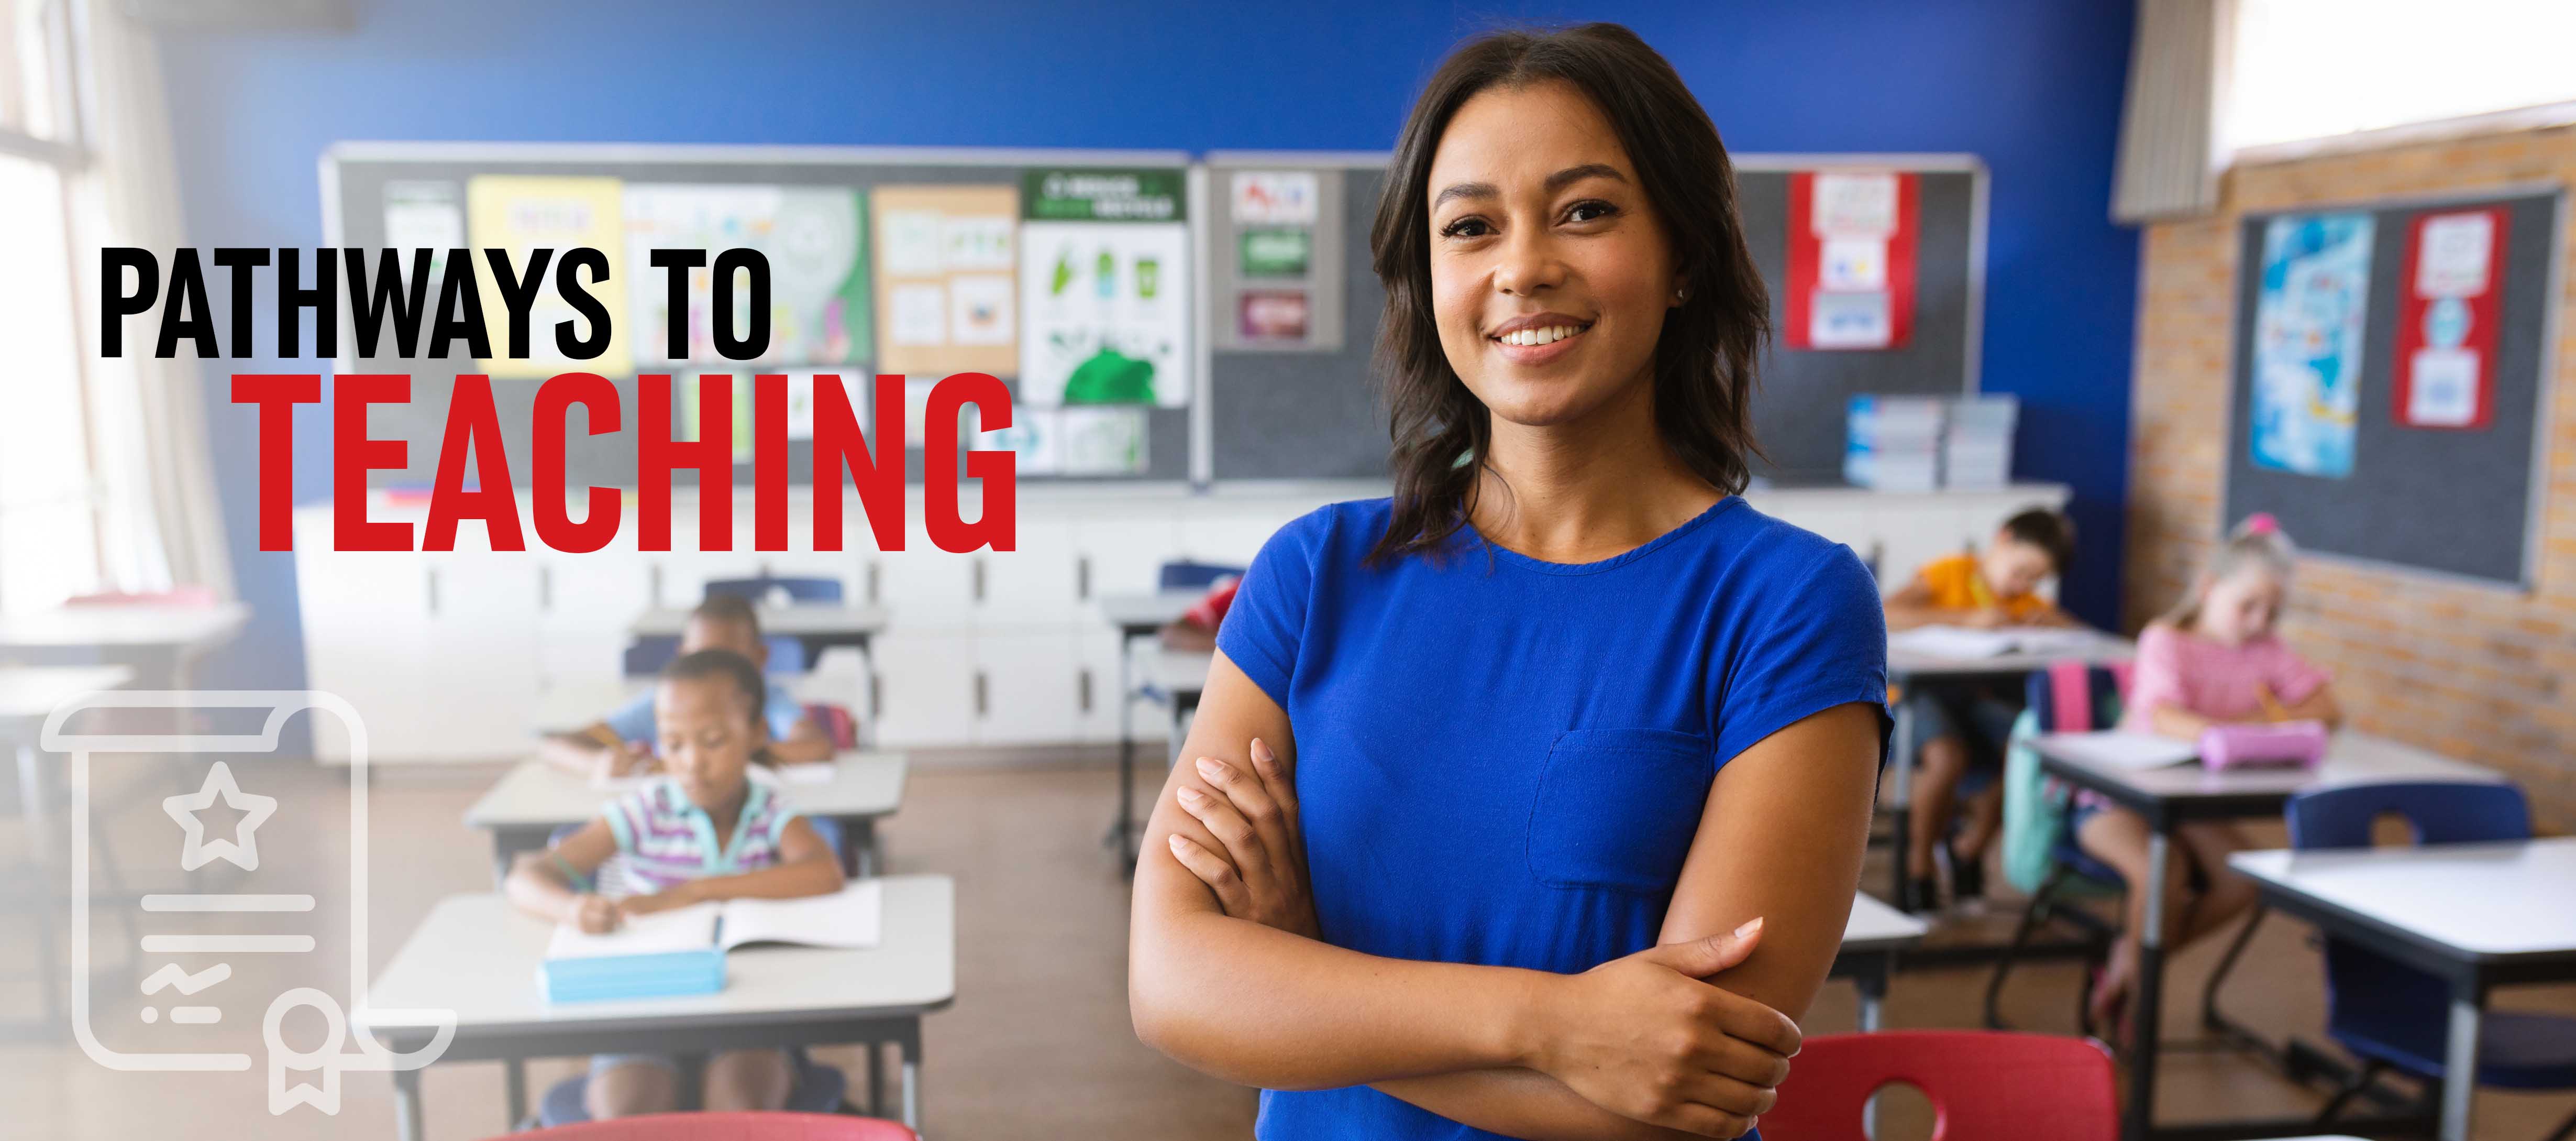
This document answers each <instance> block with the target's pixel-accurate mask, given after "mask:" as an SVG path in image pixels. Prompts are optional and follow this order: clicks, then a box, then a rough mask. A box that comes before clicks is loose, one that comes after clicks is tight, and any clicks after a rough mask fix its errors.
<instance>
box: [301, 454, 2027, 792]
mask: <svg viewBox="0 0 2576 1141" xmlns="http://www.w3.org/2000/svg"><path fill="white" fill-rule="evenodd" d="M1370 493H1371V492H1370V491H1369V490H1368V489H1367V488H1365V487H1354V486H1318V487H1312V488H1267V489H1249V488H1236V489H1228V490H1221V491H1219V492H1218V493H1216V494H1212V495H1192V494H1188V493H1186V492H1183V491H1180V490H1177V489H1161V490H1150V489H1122V490H1119V491H1114V492H1102V493H1097V494H1092V493H1086V492H1081V491H1074V490H1068V489H1063V488H1054V487H1047V488H1038V487H1031V488H1024V489H1022V491H1021V495H1020V504H1019V528H1018V537H1017V543H1016V549H1015V550H1011V551H990V550H986V551H977V552H972V553H967V554H955V553H951V552H947V551H943V550H940V549H939V548H938V547H937V546H936V545H935V544H933V543H932V542H931V541H930V536H929V533H928V530H927V528H926V527H925V525H924V523H923V511H922V502H921V495H920V493H919V491H918V489H915V490H913V491H912V492H911V493H910V494H909V495H908V497H907V501H906V503H905V513H904V514H905V519H904V530H905V543H904V549H903V550H900V551H881V550H879V549H878V548H877V543H876V540H875V537H874V535H873V533H872V532H871V530H870V529H869V527H868V525H867V521H866V518H865V516H864V515H863V513H862V512H861V511H860V510H859V509H858V505H857V502H856V500H855V499H850V500H847V501H845V504H844V526H843V542H844V544H845V545H846V546H847V547H848V548H849V549H847V550H844V551H816V550H814V549H813V537H812V536H813V530H812V524H811V511H812V508H811V501H810V500H809V499H806V498H804V497H803V496H802V495H801V494H800V495H799V496H798V497H797V498H796V501H795V502H794V503H792V504H791V507H790V509H789V513H788V518H789V536H788V545H789V547H790V549H789V550H785V551H756V550H753V549H752V539H753V537H754V520H753V518H752V514H751V513H752V510H753V506H752V500H751V496H750V494H749V492H748V489H745V490H744V491H743V492H742V493H741V494H740V498H739V499H738V500H737V508H736V511H735V512H734V519H733V527H732V532H733V539H734V544H733V545H734V549H733V550H730V551H701V550H696V549H693V548H696V547H697V546H698V545H699V543H698V538H697V510H696V501H695V499H694V497H693V496H692V495H691V494H689V493H687V492H685V491H683V492H680V493H677V494H675V495H674V496H673V508H674V519H673V521H672V546H673V547H674V548H676V549H674V550H672V551H668V552H647V551H641V550H638V549H637V545H636V535H637V531H638V526H637V523H636V521H635V519H634V513H633V511H632V510H631V509H630V510H629V511H628V512H627V517H626V519H625V521H624V525H623V526H622V527H621V529H620V533H619V535H618V538H617V539H616V540H615V541H614V542H612V543H611V544H610V545H609V546H607V547H605V548H603V549H601V550H599V551H596V552H590V553H584V554H563V553H558V552H553V551H546V550H534V551H527V552H506V551H505V552H495V551H491V550H488V549H485V547H484V537H483V535H482V533H481V529H480V528H478V527H467V528H464V529H463V531H462V533H460V535H459V540H460V545H461V546H463V547H464V549H459V550H456V551H453V552H444V553H430V552H381V553H378V552H344V551H333V550H331V549H330V547H331V532H332V514H331V509H330V508H329V507H328V506H316V507H307V508H302V509H299V510H298V511H297V512H296V567H297V573H298V575H299V576H300V579H301V588H300V589H301V601H302V609H303V621H304V637H305V657H306V662H307V668H308V674H309V677H310V684H311V685H312V686H313V688H316V689H321V690H326V691H329V692H333V693H337V694H339V695H341V696H342V697H345V698H347V699H348V700H349V701H350V702H351V703H353V704H354V705H355V706H356V707H357V709H358V712H359V714H360V716H361V717H363V718H364V719H365V721H366V724H367V727H368V729H369V731H370V735H371V740H372V755H373V756H374V757H376V758H378V759H383V760H388V761H415V760H502V759H508V758H511V757H516V756H523V755H525V754H526V752H527V750H528V747H529V742H530V740H531V735H532V734H533V732H534V731H535V729H536V726H535V724H534V721H535V719H536V717H537V716H538V709H539V707H540V703H541V702H542V701H543V700H544V697H545V695H546V694H547V693H549V692H551V691H554V690H557V689H559V688H576V687H577V688H579V689H582V690H587V691H591V692H597V691H600V690H603V689H606V688H609V687H611V686H613V685H614V684H615V683H616V681H617V678H618V675H619V662H620V658H621V655H622V652H623V650H624V649H625V647H626V645H627V643H628V640H629V639H628V636H627V629H628V626H629V625H630V624H631V623H632V622H633V621H634V619H635V616H636V615H637V613H638V612H640V611H642V610H644V609H645V608H647V607H649V606H655V605H662V606H686V605H690V604H693V603H694V602H696V601H697V599H698V598H699V597H701V596H702V594H703V591H704V587H705V583H706V581H707V580H708V579H710V578H732V577H748V576H752V575H758V574H764V573H766V574H771V575H799V576H819V577H831V578H835V579H838V580H839V581H841V582H842V583H843V584H844V589H845V592H846V596H847V597H849V598H851V599H852V600H854V601H861V602H875V603H877V604H879V605H882V606H884V607H885V608H886V609H887V611H888V612H889V619H890V624H889V628H888V629H887V630H886V631H885V632H884V633H882V634H879V635H878V636H877V637H876V639H875V644H874V648H873V653H872V655H871V658H870V660H869V661H868V662H867V663H866V664H865V666H864V667H861V666H860V665H859V664H858V663H856V662H852V661H849V660H847V659H846V658H845V657H843V658H836V659H835V660H833V661H832V662H831V663H830V664H829V666H828V667H827V668H826V669H824V670H823V671H821V673H822V674H823V675H824V676H820V677H816V678H811V679H808V682H809V684H808V685H807V686H806V687H805V688H804V691H805V692H806V693H807V694H808V695H809V696H812V697H814V698H815V699H817V700H824V699H832V698H835V697H837V698H838V699H840V700H845V701H846V702H847V704H849V705H850V707H851V708H852V709H854V710H856V711H857V712H858V713H859V715H860V717H861V718H862V719H863V721H865V722H866V723H867V724H868V726H869V731H870V737H871V739H872V740H873V741H874V742H875V743H878V744H881V745H883V746H885V747H889V748H934V747H941V746H965V745H981V746H993V747H1001V748H1012V749H1016V748H1032V749H1034V748H1045V747H1049V746H1054V745H1061V744H1069V743H1075V742H1088V743H1107V742H1112V741H1115V740H1116V739H1117V730H1118V721H1119V703H1120V695H1119V687H1118V682H1119V673H1120V671H1119V658H1120V654H1121V651H1122V649H1123V647H1122V646H1121V645H1120V644H1119V638H1118V635H1117V632H1116V631H1114V630H1112V629H1110V628H1109V627H1108V626H1107V624H1106V623H1104V622H1103V621H1102V620H1101V617H1100V613H1099V610H1098V607H1097V603H1098V600H1099V599H1100V598H1101V597H1103V596H1106V595H1111V594H1132V593H1139V592H1144V591H1150V590H1152V589H1154V587H1155V585H1156V579H1157V575H1158V572H1159V570H1160V568H1161V566H1162V564H1163V563H1165V562H1167V561H1171V560H1175V559H1184V558H1186V559H1191V560H1195V561H1201V562H1217V563H1227V564H1233V565H1238V566H1240V565H1246V564H1249V563H1250V562H1251V560H1252V558H1253V556H1254V554H1255V553H1256V552H1258V551H1259V550H1260V548H1261V545H1262V543H1263V542H1265V541H1267V540H1268V539H1269V537H1270V535H1271V534H1272V533H1273V532H1275V531H1276V530H1278V528H1279V527H1280V526H1281V525H1283V524H1285V523H1287V522H1288V521H1290V520H1292V519H1295V518H1297V517H1298V516H1300V515H1303V514H1305V513H1306V512H1309V511H1312V510H1314V509H1315V508H1316V507H1318V506H1321V505H1322V504H1324V503H1327V502H1331V501H1334V500H1337V499H1347V498H1352V497H1355V496H1359V495H1365V494H1370ZM967 498H968V500H969V501H968V502H967V503H965V504H963V505H962V510H963V511H964V512H965V513H966V514H968V515H969V516H973V515H975V514H976V513H977V512H978V511H979V510H980V506H979V505H978V504H977V503H975V502H973V498H974V497H973V496H972V495H969V496H968V497H967ZM1750 498H1751V500H1752V502H1753V503H1754V505H1755V506H1756V507H1758V508H1760V509H1761V510H1763V511H1765V512H1768V513H1770V514H1772V515H1776V516H1779V517H1781V518H1783V519H1787V520H1789V521H1790V522H1793V523H1796V524H1798V525H1800V526H1803V527H1806V528H1808V529H1810V530H1813V531H1816V532H1817V533H1819V534H1822V535H1824V536H1826V537H1827V538H1831V539H1834V540H1836V541H1838V542H1844V543H1848V544H1850V545H1851V546H1852V547H1853V549H1854V550H1856V551H1859V552H1861V553H1862V554H1863V555H1867V554H1868V553H1869V552H1870V551H1872V550H1873V549H1875V550H1878V551H1879V552H1880V559H1881V568H1882V574H1881V578H1882V584H1883V586H1884V587H1885V588H1887V589H1893V588H1894V587H1895V586H1896V585H1897V583H1898V582H1899V581H1900V580H1901V579H1902V578H1904V577H1905V576H1907V575H1910V574H1912V573H1913V569H1914V568H1915V567H1917V566H1920V565H1922V564H1923V563H1925V562H1927V561H1930V560H1931V559H1933V558H1936V557H1939V556H1941V555H1946V554H1950V553H1953V552H1956V551H1958V550H1960V549H1961V548H1962V547H1963V546H1965V545H1966V544H1968V543H1972V542H1982V541H1983V540H1984V539H1985V538H1986V536H1988V535H1990V534H1991V533H1992V532H1993V531H1994V529H1995V527H1996V526H1998V525H1999V524H2001V523H2002V521H2003V520H2004V519H2005V518H2006V517H2007V516H2009V515H2011V514H2012V513H2013V512H2015V511H2017V510H2020V509H2022V508H2024V507H2028V506H2032V505H2034V504H2047V505H2052V506H2054V505H2062V504H2063V503H2064V502H2065V498H2066V493H2065V489H2063V488H2060V487H2054V486H2025V487H2016V488H2010V489H2006V490H2003V491H1996V492H1937V493H1931V494H1922V495H1901V494H1885V493H1872V492H1859V491H1824V490H1800V489H1788V490H1764V491H1758V492H1755V493H1753V494H1752V495H1751V496H1750ZM370 511H371V513H372V515H373V517H375V518H380V519H401V518H406V517H407V518H409V519H410V520H411V521H413V522H414V523H417V522H419V520H420V518H421V515H422V514H423V513H422V512H421V511H420V510H419V509H418V508H417V507H406V506H404V505H399V504H391V505H389V504H386V503H384V502H377V503H375V504H373V505H371V507H370ZM526 533H527V535H528V536H529V538H530V540H531V541H534V538H535V531H534V528H533V526H528V527H526ZM1139 646H1140V648H1147V649H1150V647H1145V646H1144V643H1142V642H1140V643H1139ZM818 686H820V687H826V688H823V689H819V690H818V688H817V687H818ZM1129 712H1130V714H1131V716H1132V719H1133V722H1132V723H1133V725H1134V728H1135V731H1136V732H1137V734H1138V736H1140V737H1142V738H1144V739H1145V740H1147V741H1149V742H1150V741H1153V740H1156V739H1159V738H1160V737H1161V736H1163V735H1164V733H1165V732H1166V727H1167V726H1168V724H1169V713H1168V711H1167V710H1165V709H1164V708H1163V707H1161V706H1159V705H1156V704H1153V703H1149V702H1142V701H1139V702H1134V703H1132V704H1131V705H1130V707H1129ZM316 738H317V744H316V747H317V749H318V750H319V751H320V752H321V754H322V755H323V756H324V757H325V758H328V759H333V760H345V759H346V757H347V755H348V741H347V737H346V734H345V733H344V732H342V731H341V729H340V727H339V726H338V725H337V723H336V722H335V721H333V720H332V719H328V718H324V719H317V721H316ZM1149 747H1150V746H1149Z"/></svg>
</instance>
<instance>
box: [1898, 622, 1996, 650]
mask: <svg viewBox="0 0 2576 1141" xmlns="http://www.w3.org/2000/svg"><path fill="white" fill-rule="evenodd" d="M1887 644H1888V645H1889V646H1890V647H1892V648H1895V649H1900V650H1909V651H1912V652H1914V653H1917V654H1929V655H1931V656H1933V657H1936V658H1991V657H1996V656H1998V655H2001V654H2009V653H2011V652H2012V651H2013V648H2014V647H2015V646H2016V645H2017V644H2018V643H2017V642H2016V641H2015V640H2014V638H2013V636H2012V635H2011V634H2007V633H2005V632H2003V631H2000V630H1971V629H1968V628H1967V627H1964V626H1937V625H1936V626H1917V627H1915V628H1913V629H1911V630H1899V631H1897V632H1896V633H1893V634H1890V635H1888V636H1887Z"/></svg>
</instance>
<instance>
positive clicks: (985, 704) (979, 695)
mask: <svg viewBox="0 0 2576 1141" xmlns="http://www.w3.org/2000/svg"><path fill="white" fill-rule="evenodd" d="M992 688H993V687H992V683H991V681H990V679H988V678H987V677H986V676H985V674H984V671H982V670H977V671H975V716H977V717H983V716H985V715H987V714H988V713H990V712H991V700H990V699H991V697H992Z"/></svg>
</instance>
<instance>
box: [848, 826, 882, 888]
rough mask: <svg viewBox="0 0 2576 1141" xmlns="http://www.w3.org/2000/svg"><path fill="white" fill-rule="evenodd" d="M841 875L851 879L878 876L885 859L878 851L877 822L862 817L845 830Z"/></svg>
mask: <svg viewBox="0 0 2576 1141" xmlns="http://www.w3.org/2000/svg"><path fill="white" fill-rule="evenodd" d="M843 833H844V834H843V836H842V837H841V844H842V847H843V851H842V852H841V873H842V874H843V875H846V876H848V877H850V878H851V879H864V878H867V877H869V876H873V875H875V874H877V869H878V868H879V867H880V866H882V863H883V860H884V857H883V855H882V854H881V853H879V852H878V851H877V822H876V820H875V818H873V817H866V816H862V817H859V818H857V819H854V820H852V821H850V822H849V826H848V827H847V828H845V829H843Z"/></svg>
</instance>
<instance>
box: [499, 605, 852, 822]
mask: <svg viewBox="0 0 2576 1141" xmlns="http://www.w3.org/2000/svg"><path fill="white" fill-rule="evenodd" d="M699 650H730V651H732V652H734V653H736V654H740V655H742V656H743V657H744V658H747V659H749V660H750V661H751V663H752V665H753V667H754V668H759V667H761V666H764V665H765V664H766V663H767V662H768V660H769V643H768V642H766V641H763V640H762V639H761V636H760V614H759V612H757V611H755V610H753V609H752V606H751V603H749V602H747V601H745V600H743V599H741V598H739V597H736V596H733V595H728V594H720V595H717V596H715V597H713V598H709V599H707V600H706V601H705V602H702V603H700V604H699V605H698V608H697V609H696V610H695V611H692V612H690V614H689V622H688V625H687V626H684V627H682V628H681V631H680V653H681V654H683V655H686V654H692V653H696V652H697V651H699ZM761 703H762V704H761V716H762V717H763V718H764V719H766V720H767V721H768V722H769V738H770V741H771V742H772V744H771V745H770V747H769V763H771V764H781V765H798V764H806V763H809V762H813V761H828V760H831V759H832V738H831V736H830V735H829V734H827V733H825V732H824V731H823V728H822V727H821V726H819V725H816V724H814V719H813V718H810V717H807V716H806V715H805V707H804V706H802V705H799V704H797V703H796V698H795V697H794V696H793V695H791V694H789V693H788V692H787V687H785V686H782V685H779V684H778V683H776V682H768V683H766V688H765V689H764V690H763V697H762V698H761ZM653 740H654V737H653V695H652V694H650V693H645V694H638V695H636V697H635V699H634V700H632V701H629V702H627V703H626V704H625V705H622V706H619V707H618V708H617V711H616V712H614V713H611V714H609V715H608V716H607V717H605V718H602V719H601V720H599V721H597V722H594V723H593V724H591V725H590V727H588V728H586V729H583V730H582V731H580V732H578V733H549V734H547V735H546V737H545V740H544V741H542V742H541V743H539V745H538V746H537V754H538V755H539V756H542V757H544V758H545V759H546V760H547V761H549V762H551V763H553V764H555V765H557V766H559V767H562V768H565V769H569V770H571V771H573V772H577V773H583V774H586V775H592V776H606V777H620V776H626V775H628V774H630V773H641V772H651V771H653V770H654V768H655V767H656V765H655V762H654V759H653Z"/></svg>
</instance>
